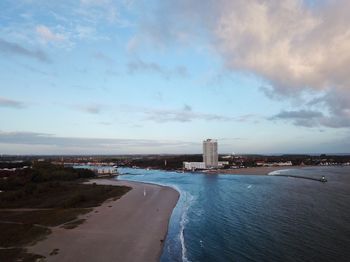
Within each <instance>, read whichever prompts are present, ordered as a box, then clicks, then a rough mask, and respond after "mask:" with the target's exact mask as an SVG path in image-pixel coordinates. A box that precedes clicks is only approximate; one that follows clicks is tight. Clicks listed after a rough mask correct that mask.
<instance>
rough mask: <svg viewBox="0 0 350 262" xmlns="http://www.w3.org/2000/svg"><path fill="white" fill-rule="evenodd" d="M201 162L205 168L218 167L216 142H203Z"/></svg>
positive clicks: (208, 140) (209, 140)
mask: <svg viewBox="0 0 350 262" xmlns="http://www.w3.org/2000/svg"><path fill="white" fill-rule="evenodd" d="M203 162H204V163H205V167H206V168H211V167H218V166H219V163H218V162H219V155H218V141H217V140H213V139H207V140H204V141H203Z"/></svg>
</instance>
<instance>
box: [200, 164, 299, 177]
mask: <svg viewBox="0 0 350 262" xmlns="http://www.w3.org/2000/svg"><path fill="white" fill-rule="evenodd" d="M302 167H304V166H276V167H251V168H237V169H220V170H212V171H206V172H205V173H206V174H230V175H267V174H269V173H271V172H273V171H277V170H284V169H297V168H302Z"/></svg>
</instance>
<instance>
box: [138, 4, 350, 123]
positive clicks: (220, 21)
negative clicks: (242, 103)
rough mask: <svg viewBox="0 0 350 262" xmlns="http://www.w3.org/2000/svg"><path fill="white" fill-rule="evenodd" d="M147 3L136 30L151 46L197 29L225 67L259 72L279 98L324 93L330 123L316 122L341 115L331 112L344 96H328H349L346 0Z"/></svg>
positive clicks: (349, 40)
mask: <svg viewBox="0 0 350 262" xmlns="http://www.w3.org/2000/svg"><path fill="white" fill-rule="evenodd" d="M154 10H156V11H155V12H154V13H153V15H152V16H151V15H147V16H145V17H144V21H142V25H140V32H141V33H140V34H141V35H142V34H144V35H147V37H148V39H152V40H153V42H154V44H155V46H157V47H158V46H159V43H160V42H163V43H165V44H168V45H172V44H173V43H174V42H175V43H183V41H182V39H183V37H181V36H184V35H186V37H190V36H191V35H193V36H194V37H192V40H193V41H195V40H196V38H197V36H198V35H204V36H206V37H207V38H208V39H209V41H210V44H211V48H212V49H213V50H215V51H216V52H217V54H219V55H220V56H221V57H222V59H223V61H224V64H225V66H226V68H228V69H229V70H232V71H236V72H237V71H239V72H246V73H248V74H254V75H256V76H258V77H260V78H261V79H262V80H263V82H264V84H265V85H268V86H270V87H271V88H272V90H273V92H274V93H275V94H278V95H279V96H281V97H283V98H284V99H289V98H290V97H292V96H296V95H298V94H300V93H303V92H305V91H309V92H313V93H314V94H315V95H317V96H318V95H320V94H322V93H326V95H325V96H324V97H323V103H324V107H323V109H326V110H327V111H328V114H329V115H330V118H334V119H336V120H334V121H336V122H338V124H335V125H332V124H329V123H328V122H327V121H326V122H322V124H323V123H324V124H325V125H326V124H327V125H328V126H334V127H342V126H343V125H341V121H343V120H344V118H345V120H347V121H348V118H347V117H346V116H344V114H343V113H342V114H338V113H339V112H340V111H346V112H348V111H349V110H350V103H342V108H341V109H339V105H338V104H334V102H333V101H334V99H335V100H337V99H339V100H341V99H343V95H345V96H346V97H350V74H349V73H348V68H350V31H349V24H350V16H349V15H348V14H349V13H350V2H349V1H347V0H338V1H320V2H318V3H317V4H313V5H310V4H307V1H303V0H285V1H280V0H269V1H267V0H248V1H247V0H207V1H204V2H203V1H201V0H193V1H187V0H178V1H160V2H159V3H158V5H157V7H156V8H154ZM169 14H170V15H169ZM201 33H202V34H201ZM137 37H138V36H135V39H136V38H137ZM188 42H191V41H188ZM270 95H271V94H270ZM309 110H311V108H309ZM334 121H333V122H334Z"/></svg>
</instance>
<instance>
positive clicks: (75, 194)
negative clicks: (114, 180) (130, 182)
mask: <svg viewBox="0 0 350 262" xmlns="http://www.w3.org/2000/svg"><path fill="white" fill-rule="evenodd" d="M129 190H130V188H129V187H125V186H109V185H86V184H79V183H75V182H44V183H38V184H29V185H27V186H26V187H24V188H21V189H18V190H12V191H5V192H2V193H1V194H0V208H88V207H95V206H98V205H100V204H101V203H102V202H104V201H105V200H106V199H109V198H113V199H118V198H120V197H121V196H122V195H124V194H125V193H126V192H128V191H129Z"/></svg>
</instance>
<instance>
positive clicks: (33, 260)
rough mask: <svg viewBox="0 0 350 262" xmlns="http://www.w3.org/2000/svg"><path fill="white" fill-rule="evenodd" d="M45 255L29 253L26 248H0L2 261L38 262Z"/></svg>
mask: <svg viewBox="0 0 350 262" xmlns="http://www.w3.org/2000/svg"><path fill="white" fill-rule="evenodd" d="M40 259H44V257H43V256H40V255H36V254H31V253H27V250H26V249H24V248H9V249H0V261H21V262H38V261H43V260H40Z"/></svg>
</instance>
